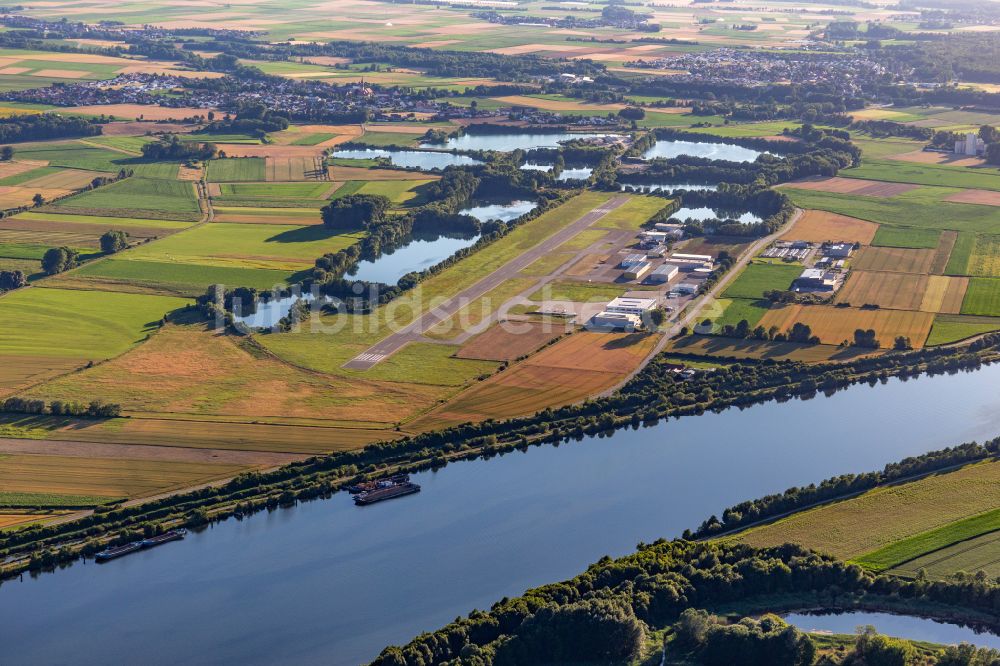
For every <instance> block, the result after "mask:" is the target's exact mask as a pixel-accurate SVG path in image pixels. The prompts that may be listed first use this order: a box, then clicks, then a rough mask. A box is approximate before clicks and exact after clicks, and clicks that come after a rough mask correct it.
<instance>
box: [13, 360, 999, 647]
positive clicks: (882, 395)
mask: <svg viewBox="0 0 1000 666" xmlns="http://www.w3.org/2000/svg"><path fill="white" fill-rule="evenodd" d="M998 384H1000V366H991V367H986V368H984V369H982V370H980V371H977V372H963V373H959V374H954V375H943V376H938V377H922V378H919V379H910V380H906V381H903V380H900V379H890V380H888V381H887V383H885V384H878V385H876V386H874V387H870V386H868V385H859V386H854V387H851V388H850V389H848V390H845V391H841V392H838V393H836V394H834V395H833V396H831V397H825V396H822V395H819V396H817V397H815V398H813V399H809V400H792V401H788V402H783V403H778V402H771V403H767V404H763V405H757V406H754V407H750V408H747V409H745V410H738V409H730V410H726V411H723V412H720V413H711V414H705V415H703V416H691V417H685V418H682V419H680V420H672V421H669V422H661V423H660V424H658V425H656V426H653V427H648V428H640V429H637V430H631V429H629V430H621V431H618V432H616V433H614V434H613V435H611V436H605V437H596V436H595V437H586V438H584V439H583V440H581V441H574V442H570V443H564V444H562V445H559V446H541V447H531V448H529V449H528V450H527V451H525V452H512V453H508V454H505V455H503V456H499V457H495V458H492V459H490V460H474V461H466V462H459V463H454V464H451V465H448V466H447V467H445V468H443V469H441V470H439V471H436V472H432V471H427V472H422V473H420V474H417V475H414V480H415V481H416V482H417V483H419V484H421V485H422V486H423V490H422V492H420V493H419V494H417V495H412V496H409V497H406V498H401V499H396V500H392V501H388V502H384V503H380V504H376V505H373V506H369V507H363V508H359V507H356V506H354V505H353V504H352V503H351V500H350V498H349V497H348V496H347V495H345V494H337V495H335V496H334V497H333V498H332V499H330V500H320V501H313V502H306V503H303V504H300V505H298V506H296V507H294V508H290V509H279V510H276V511H273V512H267V513H260V514H257V515H255V516H253V517H250V518H247V519H245V520H242V521H237V520H232V519H231V520H228V521H225V522H223V523H220V524H217V525H214V526H213V527H211V528H209V529H208V530H206V531H204V532H200V533H195V534H189V536H188V537H187V538H186V539H184V540H183V541H180V542H175V543H171V544H168V545H164V546H162V547H160V548H156V549H153V550H149V551H142V552H139V553H136V554H133V555H128V556H126V557H123V558H121V559H119V560H115V561H112V562H109V563H107V564H104V565H96V564H94V563H92V562H88V563H86V564H79V563H77V564H74V565H73V566H71V567H69V568H67V569H65V570H61V571H58V572H56V573H53V574H44V575H41V576H39V577H38V578H36V579H32V578H30V577H25V579H24V581H23V582H18V581H13V582H7V583H4V585H3V586H2V588H0V627H3V633H4V636H5V637H15V638H16V640H4V641H0V663H5V664H7V663H10V664H25V663H67V662H72V663H74V664H106V663H139V662H141V663H144V664H174V663H178V662H186V663H191V664H214V663H219V662H242V663H246V664H269V663H286V664H287V663H307V662H322V663H325V664H332V665H344V666H346V665H354V664H359V663H362V662H365V661H367V660H369V659H371V658H373V657H374V656H375V655H376V654H378V652H379V651H380V650H381V649H382V648H383V647H384V646H385V645H387V644H390V643H401V642H405V641H407V640H409V639H410V638H412V637H413V636H416V635H417V634H419V633H420V632H422V631H428V630H434V629H436V628H438V627H441V626H443V625H444V624H446V623H448V622H450V621H451V620H453V619H454V618H455V617H456V616H458V615H464V614H466V613H468V612H469V611H471V610H472V609H474V608H481V609H485V608H489V606H490V605H491V604H492V603H493V602H495V601H497V600H498V599H500V598H501V597H503V596H513V595H518V594H521V593H522V592H524V590H525V589H527V588H530V587H533V586H537V585H541V584H544V583H549V582H554V581H559V580H563V579H566V578H571V577H573V576H575V575H576V574H578V573H580V572H581V571H583V570H584V569H585V568H586V567H587V565H588V564H590V563H592V562H595V561H596V560H598V559H599V558H600V557H601V556H603V555H611V556H620V555H625V554H627V553H630V552H632V551H633V550H634V548H635V545H636V544H637V543H639V542H641V541H644V542H651V541H654V540H655V539H658V538H660V537H664V538H673V537H677V536H679V535H680V534H681V533H682V532H683V530H684V529H685V528H694V527H696V526H697V525H698V524H699V523H701V521H702V520H704V519H705V518H707V517H708V516H710V515H711V514H718V513H719V512H721V511H722V509H724V508H725V507H727V506H729V505H732V504H735V503H737V502H740V501H743V500H746V499H750V498H754V497H759V496H761V495H765V494H769V493H775V492H782V491H784V490H785V489H786V488H788V487H790V486H795V485H802V484H808V483H810V482H818V481H820V480H822V479H825V478H828V477H831V476H834V475H838V474H844V473H848V472H853V473H858V472H864V471H868V470H873V469H878V468H881V467H882V466H884V465H885V464H886V463H889V462H893V461H897V460H900V459H902V458H904V457H906V456H911V455H919V454H921V453H925V452H927V451H930V450H933V449H940V448H943V447H945V446H950V445H953V444H957V443H960V442H965V441H970V440H973V439H976V440H980V441H983V440H985V439H987V438H990V437H993V436H996V435H997V434H998V433H1000V393H998V392H997V391H996V387H997V385H998ZM887 433H891V436H888V435H887ZM876 624H877V623H876ZM817 626H818V625H817Z"/></svg>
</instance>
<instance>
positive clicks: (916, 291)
mask: <svg viewBox="0 0 1000 666" xmlns="http://www.w3.org/2000/svg"><path fill="white" fill-rule="evenodd" d="M926 290H927V276H926V275H911V274H906V273H873V272H868V271H862V270H856V271H852V272H851V275H850V277H849V278H848V279H847V284H845V285H844V286H843V288H841V290H840V291H839V292H838V293H837V296H836V297H835V299H834V300H835V302H837V303H847V304H850V305H854V306H856V307H857V306H861V305H878V306H879V307H881V308H891V309H894V310H917V309H919V307H920V304H921V302H922V301H923V296H924V292H925V291H926Z"/></svg>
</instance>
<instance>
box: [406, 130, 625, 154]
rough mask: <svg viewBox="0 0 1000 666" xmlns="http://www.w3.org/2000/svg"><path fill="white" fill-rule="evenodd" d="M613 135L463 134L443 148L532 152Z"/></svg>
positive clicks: (569, 133) (551, 133)
mask: <svg viewBox="0 0 1000 666" xmlns="http://www.w3.org/2000/svg"><path fill="white" fill-rule="evenodd" d="M604 136H617V135H615V134H594V133H587V132H509V133H504V134H463V135H461V136H453V137H451V138H449V139H448V140H447V141H446V142H445V143H444V147H445V148H448V149H449V150H500V151H503V152H510V151H512V150H518V149H521V150H534V149H535V148H558V147H559V145H560V143H561V142H563V141H571V140H573V139H594V138H598V137H604ZM424 147H427V148H434V147H441V146H440V144H425V146H424Z"/></svg>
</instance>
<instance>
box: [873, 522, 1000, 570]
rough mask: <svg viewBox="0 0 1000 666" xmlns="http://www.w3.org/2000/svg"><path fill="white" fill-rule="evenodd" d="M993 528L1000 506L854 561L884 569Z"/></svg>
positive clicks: (996, 528) (999, 524)
mask: <svg viewBox="0 0 1000 666" xmlns="http://www.w3.org/2000/svg"><path fill="white" fill-rule="evenodd" d="M996 530H1000V509H994V510H993V511H987V512H985V513H981V514H978V515H975V516H970V517H968V518H963V519H962V520H956V521H955V522H953V523H949V524H947V525H943V526H942V527H938V528H935V529H933V530H928V531H926V532H921V533H920V534H915V535H913V536H911V537H909V538H906V539H901V540H899V541H896V542H894V543H891V544H889V545H888V546H885V547H884V548H879V549H878V550H876V551H873V552H871V553H867V554H865V555H862V556H861V557H856V558H854V561H855V562H857V563H858V564H860V565H861V566H863V567H865V568H866V569H871V570H873V571H885V570H886V569H891V568H893V567H898V566H899V565H901V564H903V563H904V562H908V561H909V560H912V559H915V558H917V557H919V556H921V555H924V554H926V553H930V552H933V551H935V550H939V549H941V548H944V547H946V546H950V545H952V544H954V543H958V542H959V541H965V540H966V539H971V538H973V537H977V536H980V535H983V534H987V533H989V532H994V531H996Z"/></svg>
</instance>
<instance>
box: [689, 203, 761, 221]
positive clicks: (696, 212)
mask: <svg viewBox="0 0 1000 666" xmlns="http://www.w3.org/2000/svg"><path fill="white" fill-rule="evenodd" d="M670 217H672V218H674V219H677V220H689V219H690V220H698V221H699V222H704V221H705V220H712V219H719V220H736V221H737V222H742V223H743V224H754V223H755V222H762V221H763V220H761V219H760V216H758V215H754V214H753V213H749V212H740V211H738V210H722V209H719V208H708V207H700V208H678V209H677V210H676V211H675V212H674V213H673V214H672V215H671V216H670Z"/></svg>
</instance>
